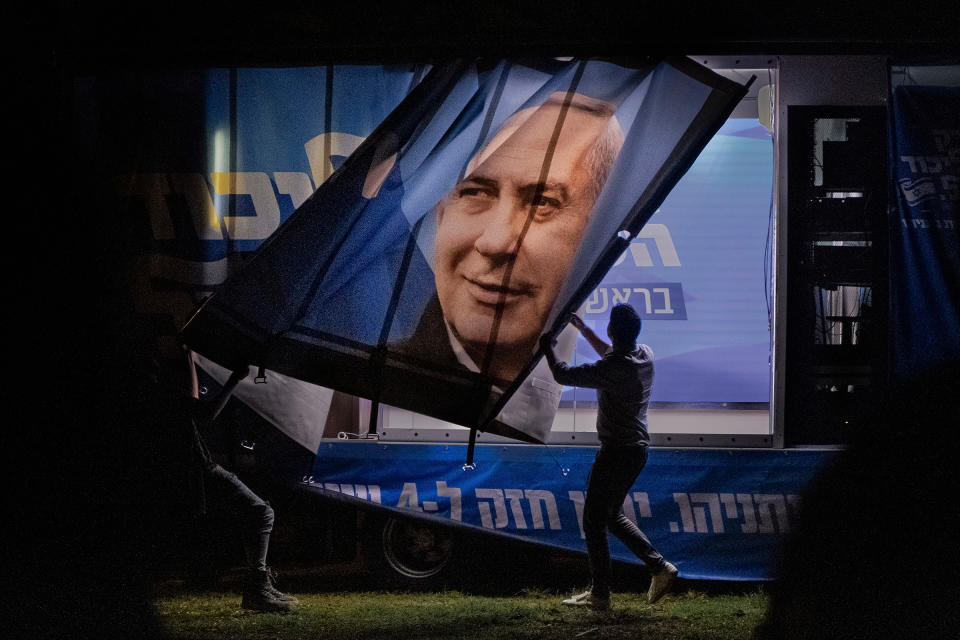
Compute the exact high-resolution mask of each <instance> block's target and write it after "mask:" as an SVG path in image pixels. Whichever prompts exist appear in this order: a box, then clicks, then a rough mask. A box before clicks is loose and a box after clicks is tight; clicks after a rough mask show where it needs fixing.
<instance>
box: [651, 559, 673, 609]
mask: <svg viewBox="0 0 960 640" xmlns="http://www.w3.org/2000/svg"><path fill="white" fill-rule="evenodd" d="M678 573H679V571H677V568H676V567H675V566H673V565H672V564H670V563H669V562H668V563H666V564H664V565H663V569H661V570H660V571H659V572H658V573H655V574H653V575H652V576H651V577H650V590H649V591H647V600H648V601H649V602H650V604H653V603H654V602H656V601H657V600H659V599H660V598H662V597H663V596H664V594H666V593H667V591H669V590H670V585H672V584H673V579H674V578H676V577H677V574H678Z"/></svg>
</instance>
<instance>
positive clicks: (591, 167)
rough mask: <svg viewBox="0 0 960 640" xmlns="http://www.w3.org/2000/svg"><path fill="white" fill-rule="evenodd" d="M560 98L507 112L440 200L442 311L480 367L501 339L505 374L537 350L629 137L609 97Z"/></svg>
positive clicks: (437, 263)
mask: <svg viewBox="0 0 960 640" xmlns="http://www.w3.org/2000/svg"><path fill="white" fill-rule="evenodd" d="M563 97H564V96H563V94H558V95H555V97H554V98H552V99H550V100H548V101H547V102H546V103H544V104H543V105H542V106H540V107H537V108H531V109H526V110H524V111H521V112H519V113H517V114H515V115H514V116H513V117H512V118H510V119H509V120H508V121H507V122H506V123H505V124H504V126H503V128H502V129H501V130H500V131H499V132H498V133H497V134H496V135H495V136H494V137H493V139H492V140H491V141H490V144H488V145H487V147H486V148H484V149H483V150H482V151H481V152H480V153H478V154H477V155H476V156H475V157H474V158H473V159H472V160H471V161H470V164H469V165H468V167H467V171H466V176H465V177H464V178H463V179H462V180H461V181H460V182H459V183H458V184H457V185H456V187H454V189H453V190H452V191H451V193H450V194H449V195H448V196H447V198H446V199H445V200H444V201H443V202H442V203H441V204H440V207H439V209H438V220H437V235H436V240H435V246H434V270H435V275H436V286H437V295H438V298H439V301H440V306H441V308H442V310H443V315H444V319H445V321H446V324H447V327H448V328H449V330H450V333H451V334H452V335H453V336H454V337H455V338H456V340H457V341H458V342H459V343H460V346H462V347H463V349H464V351H466V353H467V354H468V355H469V356H470V357H471V359H472V360H473V361H474V363H475V364H476V365H477V366H482V363H483V360H484V358H485V354H486V352H487V345H488V343H489V342H490V341H491V339H492V340H494V341H495V343H496V348H495V349H494V351H493V358H492V361H491V363H490V367H489V373H490V375H491V376H492V377H494V378H496V379H498V380H501V381H511V380H513V379H514V378H515V377H516V375H517V374H518V373H519V372H520V370H521V369H522V367H523V366H524V365H525V364H526V362H527V361H528V360H529V358H530V355H531V354H532V353H533V351H534V348H535V345H536V342H537V339H538V337H539V336H540V334H541V332H542V331H543V327H544V323H545V322H546V320H547V316H548V314H549V313H550V310H551V308H552V307H553V304H554V302H555V301H556V298H557V295H558V293H559V291H560V289H561V287H562V286H563V283H564V281H565V280H566V278H567V274H568V271H569V269H570V266H571V264H572V262H573V258H574V256H575V254H576V252H577V249H578V247H579V245H580V240H581V237H582V235H583V231H584V228H585V227H586V224H587V221H588V220H589V218H590V215H591V212H592V210H593V206H594V203H595V202H596V198H597V196H598V195H599V193H600V190H601V188H602V186H603V183H604V181H605V180H606V177H607V175H608V174H609V171H610V168H611V166H612V165H613V161H614V160H615V159H616V156H617V153H618V152H619V150H620V147H621V146H622V144H623V133H622V132H621V131H620V127H619V125H618V124H617V122H616V119H615V118H614V117H613V111H612V109H611V108H610V106H609V105H607V104H606V103H599V102H597V101H594V100H591V99H589V98H586V97H585V96H580V95H575V96H573V98H574V99H573V101H572V103H571V104H570V106H569V107H568V108H566V109H564V108H563V107H562V104H561V101H562V99H563ZM561 117H562V126H561V128H560V131H559V135H557V132H556V129H557V124H558V121H559V119H560V118H561ZM554 137H556V139H555V141H554ZM545 168H548V171H547V174H546V177H545V178H544V177H543V176H542V174H543V171H544V169H545ZM528 219H529V222H528ZM524 229H526V230H525V231H524ZM501 304H502V305H503V307H502V309H503V310H502V315H501V317H500V321H499V325H498V326H497V327H496V329H495V333H494V324H495V318H496V316H497V308H498V305H501Z"/></svg>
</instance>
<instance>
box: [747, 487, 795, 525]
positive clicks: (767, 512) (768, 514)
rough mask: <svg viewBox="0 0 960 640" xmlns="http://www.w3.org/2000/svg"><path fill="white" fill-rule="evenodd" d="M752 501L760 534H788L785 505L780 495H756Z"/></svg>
mask: <svg viewBox="0 0 960 640" xmlns="http://www.w3.org/2000/svg"><path fill="white" fill-rule="evenodd" d="M753 499H754V501H755V502H756V504H757V512H758V514H759V516H760V526H759V531H760V533H777V532H779V533H789V532H790V523H789V521H788V520H787V504H786V501H785V500H784V498H783V494H780V493H756V494H754V495H753Z"/></svg>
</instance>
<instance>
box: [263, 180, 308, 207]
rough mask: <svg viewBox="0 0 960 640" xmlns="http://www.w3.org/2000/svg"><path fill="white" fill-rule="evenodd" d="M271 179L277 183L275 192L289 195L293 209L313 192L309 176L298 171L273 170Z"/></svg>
mask: <svg viewBox="0 0 960 640" xmlns="http://www.w3.org/2000/svg"><path fill="white" fill-rule="evenodd" d="M273 181H274V182H275V183H276V184H277V193H282V194H284V195H288V196H290V201H291V202H292V203H293V208H294V209H297V208H298V207H299V206H300V205H302V204H303V203H304V202H306V201H307V198H309V197H310V195H311V194H312V193H313V185H312V184H311V183H310V176H308V175H307V174H305V173H301V172H299V171H289V172H288V171H275V172H274V174H273Z"/></svg>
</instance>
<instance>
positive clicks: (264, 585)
mask: <svg viewBox="0 0 960 640" xmlns="http://www.w3.org/2000/svg"><path fill="white" fill-rule="evenodd" d="M274 591H275V589H274V588H273V587H272V586H271V585H270V572H269V571H268V570H266V569H262V570H256V571H251V572H250V577H249V578H248V580H247V586H246V587H245V588H244V590H243V600H242V601H241V603H240V606H241V607H243V608H244V609H252V610H253V611H290V610H291V609H293V603H292V602H289V601H287V600H280V599H279V598H277V597H276V596H274V595H273V592H274ZM278 593H279V592H278Z"/></svg>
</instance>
